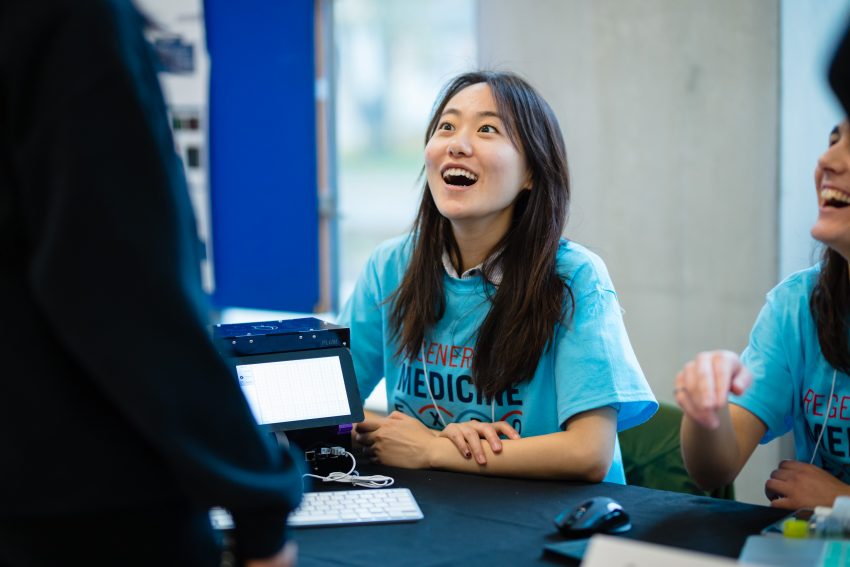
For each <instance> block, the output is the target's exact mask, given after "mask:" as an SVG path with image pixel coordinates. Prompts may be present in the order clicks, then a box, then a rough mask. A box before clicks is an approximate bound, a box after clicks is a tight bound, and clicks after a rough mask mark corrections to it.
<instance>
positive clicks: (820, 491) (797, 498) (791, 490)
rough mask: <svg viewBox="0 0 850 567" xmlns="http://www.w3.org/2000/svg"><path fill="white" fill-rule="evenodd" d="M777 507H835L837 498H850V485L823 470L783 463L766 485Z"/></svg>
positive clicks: (771, 474)
mask: <svg viewBox="0 0 850 567" xmlns="http://www.w3.org/2000/svg"><path fill="white" fill-rule="evenodd" d="M764 493H765V495H766V496H767V498H768V499H769V500H770V505H771V506H773V507H774V508H786V509H788V510H797V509H799V508H814V507H815V506H832V504H833V502H835V497H836V496H850V486H848V485H846V484H844V483H843V482H841V481H840V480H838V479H837V478H835V477H834V476H832V475H831V474H830V473H828V472H826V471H825V470H823V469H822V468H820V467H817V466H815V465H810V464H809V463H802V462H800V461H782V462H781V463H779V468H777V469H776V470H774V471H773V472H772V473H770V479H769V480H768V481H767V482H765V483H764Z"/></svg>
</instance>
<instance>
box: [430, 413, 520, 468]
mask: <svg viewBox="0 0 850 567" xmlns="http://www.w3.org/2000/svg"><path fill="white" fill-rule="evenodd" d="M437 435H438V436H439V437H446V438H448V439H450V440H451V442H452V443H454V444H455V447H457V449H458V451H460V454H461V455H463V456H464V457H465V458H467V459H469V458H470V457H473V456H474V457H475V462H477V463H478V464H479V465H486V464H487V457H486V456H485V455H484V449H483V448H482V446H481V440H482V439H486V440H487V442H488V443H489V444H490V448H491V449H493V452H494V453H499V452H501V451H502V440H501V439H500V438H499V435H504V436H505V437H507V438H508V439H519V433H517V431H516V429H514V428H513V427H511V426H510V425H509V424H508V423H507V422H506V421H497V422H494V423H484V422H481V421H466V422H463V423H450V424H448V425H447V426H446V428H445V429H443V430H442V431H441V432H439V433H438V434H437Z"/></svg>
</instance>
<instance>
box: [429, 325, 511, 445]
mask: <svg viewBox="0 0 850 567" xmlns="http://www.w3.org/2000/svg"><path fill="white" fill-rule="evenodd" d="M419 355H420V356H421V357H422V368H423V370H424V371H425V388H426V389H427V390H428V396H429V397H430V398H431V403H432V404H434V411H436V412H437V417H438V418H439V419H440V423H442V424H443V428H444V429H445V428H446V427H447V424H446V419H445V418H444V417H443V412H442V411H440V407H439V406H438V405H437V400H435V399H434V392H432V391H431V374H430V373H429V372H428V363H427V362H425V341H424V340H423V341H422V344H421V345H419ZM490 422H491V423H496V398H495V397H494V398H493V399H492V400H491V401H490Z"/></svg>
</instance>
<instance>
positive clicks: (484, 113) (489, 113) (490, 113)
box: [440, 108, 502, 120]
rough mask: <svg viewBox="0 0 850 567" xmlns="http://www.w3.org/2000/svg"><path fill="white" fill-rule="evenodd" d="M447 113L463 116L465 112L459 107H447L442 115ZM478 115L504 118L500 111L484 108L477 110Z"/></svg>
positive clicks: (480, 116)
mask: <svg viewBox="0 0 850 567" xmlns="http://www.w3.org/2000/svg"><path fill="white" fill-rule="evenodd" d="M446 114H451V115H453V116H461V115H462V114H463V113H462V112H461V111H460V110H458V109H457V108H447V109H445V110H443V113H442V114H441V115H440V116H441V117H443V116H445V115H446ZM476 116H478V117H479V118H498V119H499V120H502V116H501V115H500V114H499V113H498V112H494V111H492V110H482V111H481V112H477V113H476Z"/></svg>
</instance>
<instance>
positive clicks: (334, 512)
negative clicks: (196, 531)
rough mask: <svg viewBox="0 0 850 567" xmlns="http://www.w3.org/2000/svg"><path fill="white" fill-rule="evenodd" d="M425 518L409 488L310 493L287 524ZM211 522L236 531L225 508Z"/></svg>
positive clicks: (214, 513) (212, 513)
mask: <svg viewBox="0 0 850 567" xmlns="http://www.w3.org/2000/svg"><path fill="white" fill-rule="evenodd" d="M423 517H424V516H423V515H422V510H420V509H419V505H418V504H417V503H416V500H415V499H414V498H413V494H412V493H411V492H410V490H409V489H407V488H381V489H377V488H371V489H350V490H334V491H327V492H307V493H305V494H304V500H302V501H301V505H300V506H298V508H296V509H295V510H294V511H293V512H292V513H291V514H290V515H289V518H288V519H287V521H286V523H287V525H289V526H292V527H296V528H297V527H311V526H338V525H344V524H371V523H378V522H413V521H416V520H421V519H422V518H423ZM210 521H211V522H212V525H213V527H214V528H216V529H219V530H228V529H233V519H232V518H231V517H230V514H228V513H227V511H226V510H224V509H222V508H213V509H212V510H210Z"/></svg>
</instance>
